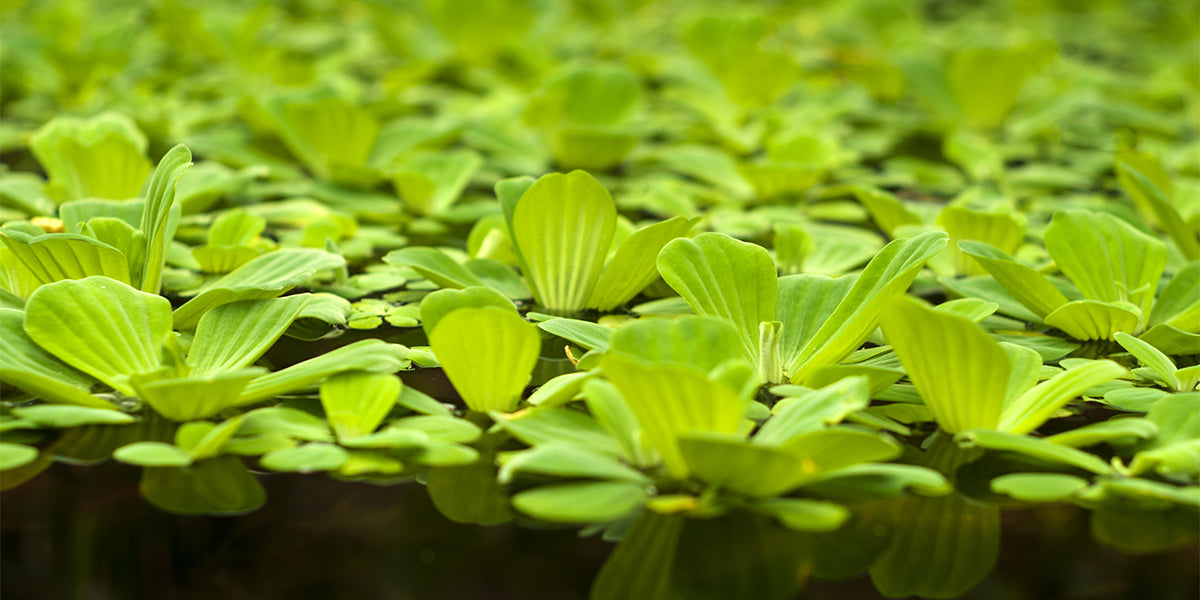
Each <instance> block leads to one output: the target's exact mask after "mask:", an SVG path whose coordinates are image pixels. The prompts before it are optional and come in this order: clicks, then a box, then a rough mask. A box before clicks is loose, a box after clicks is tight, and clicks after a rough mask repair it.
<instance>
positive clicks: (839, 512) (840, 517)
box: [754, 498, 850, 531]
mask: <svg viewBox="0 0 1200 600" xmlns="http://www.w3.org/2000/svg"><path fill="white" fill-rule="evenodd" d="M754 510H757V511H759V512H762V513H766V514H768V515H771V516H772V517H775V518H776V519H778V520H779V522H780V523H782V524H783V525H784V526H785V527H787V528H788V529H794V530H796V531H834V530H836V529H838V528H839V527H841V526H842V525H843V524H844V523H845V522H846V519H848V518H849V517H850V511H849V510H848V509H847V508H846V507H844V506H840V505H838V504H834V503H832V502H823V501H820V500H809V499H807V498H775V499H772V500H767V501H765V502H759V503H757V504H755V505H754Z"/></svg>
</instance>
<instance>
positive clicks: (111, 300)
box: [25, 277, 171, 395]
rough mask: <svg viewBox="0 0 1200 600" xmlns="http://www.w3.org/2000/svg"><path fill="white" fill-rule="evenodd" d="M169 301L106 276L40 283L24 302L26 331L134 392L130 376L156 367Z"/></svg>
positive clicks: (81, 366)
mask: <svg viewBox="0 0 1200 600" xmlns="http://www.w3.org/2000/svg"><path fill="white" fill-rule="evenodd" d="M170 311H171V303H170V302H168V301H167V299H166V298H163V297H161V296H156V295H154V294H147V293H144V292H139V291H137V290H135V289H133V288H131V287H129V286H128V285H125V284H123V283H120V282H118V281H115V280H113V279H109V278H107V277H87V278H85V279H80V280H77V281H72V280H66V281H59V282H57V283H51V284H47V285H43V286H42V287H40V288H38V290H37V291H36V292H34V293H33V295H32V296H30V298H29V302H28V303H26V305H25V332H26V333H27V334H29V337H30V338H31V339H33V341H34V342H36V343H37V344H38V345H39V346H41V347H42V348H44V349H45V350H46V351H48V352H50V353H51V354H53V355H54V356H56V357H57V358H58V359H59V360H62V361H63V362H65V363H67V364H68V365H71V366H72V367H75V368H76V369H79V370H80V371H83V372H84V373H87V374H88V375H91V376H93V377H95V378H96V379H99V380H100V381H103V382H104V383H105V384H107V385H109V386H111V387H112V388H114V389H116V390H118V391H120V392H122V393H124V394H128V395H133V390H132V388H130V387H129V383H128V377H129V376H130V375H134V374H137V373H149V372H151V371H154V370H155V369H157V368H158V366H159V362H160V360H161V352H162V347H163V343H164V341H165V340H166V338H167V334H169V333H170V332H171V317H170Z"/></svg>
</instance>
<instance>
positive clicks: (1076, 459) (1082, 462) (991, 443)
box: [954, 429, 1113, 475]
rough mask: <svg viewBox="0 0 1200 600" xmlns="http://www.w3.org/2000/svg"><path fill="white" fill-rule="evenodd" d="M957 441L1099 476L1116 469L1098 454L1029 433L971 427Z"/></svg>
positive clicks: (959, 434)
mask: <svg viewBox="0 0 1200 600" xmlns="http://www.w3.org/2000/svg"><path fill="white" fill-rule="evenodd" d="M954 440H955V441H956V442H958V445H959V446H961V447H963V448H987V449H989V450H1003V451H1006V452H1016V453H1018V454H1024V455H1026V456H1029V457H1031V458H1035V459H1038V460H1041V461H1045V462H1049V463H1053V464H1061V465H1070V466H1072V467H1076V468H1080V469H1083V470H1085V471H1091V472H1092V473H1096V474H1098V475H1107V474H1110V473H1112V472H1113V468H1112V467H1111V466H1110V465H1109V464H1108V463H1106V462H1104V461H1103V460H1101V459H1100V458H1099V457H1097V456H1095V455H1092V454H1088V453H1087V452H1083V451H1082V450H1076V449H1075V448H1071V447H1069V446H1062V445H1059V444H1055V443H1054V442H1050V441H1047V440H1044V439H1039V438H1034V437H1029V436H1026V435H1019V434H1015V433H1007V432H1003V431H989V430H986V429H969V430H966V431H962V432H959V433H958V434H957V435H955V436H954Z"/></svg>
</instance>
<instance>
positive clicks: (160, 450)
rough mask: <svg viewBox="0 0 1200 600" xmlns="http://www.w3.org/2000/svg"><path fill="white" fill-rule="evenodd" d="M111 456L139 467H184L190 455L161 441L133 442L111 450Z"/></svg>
mask: <svg viewBox="0 0 1200 600" xmlns="http://www.w3.org/2000/svg"><path fill="white" fill-rule="evenodd" d="M113 458H115V459H117V460H119V461H121V462H123V463H127V464H131V465H137V466H139V467H186V466H188V465H190V464H192V462H193V461H192V455H190V454H188V453H187V452H185V451H184V450H181V449H180V448H177V447H175V446H172V445H171V444H165V443H163V442H134V443H132V444H128V445H125V446H121V447H120V448H117V449H116V450H115V451H113Z"/></svg>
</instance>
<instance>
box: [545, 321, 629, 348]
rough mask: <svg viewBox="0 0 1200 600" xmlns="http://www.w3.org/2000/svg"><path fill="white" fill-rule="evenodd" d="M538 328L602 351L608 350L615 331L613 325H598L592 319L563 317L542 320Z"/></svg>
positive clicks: (585, 346) (576, 343) (573, 342)
mask: <svg viewBox="0 0 1200 600" xmlns="http://www.w3.org/2000/svg"><path fill="white" fill-rule="evenodd" d="M538 328H539V329H541V330H542V331H548V332H550V333H552V334H554V335H557V336H558V337H560V338H563V339H564V340H567V341H569V342H571V343H572V344H575V345H577V346H581V347H583V348H584V349H585V350H600V351H602V352H603V351H605V350H608V345H609V340H610V339H612V336H613V332H614V331H615V330H614V329H612V328H611V327H605V326H603V325H598V324H596V323H592V322H591V321H580V320H578V319H562V318H554V319H548V320H546V321H542V322H541V323H538Z"/></svg>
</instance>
